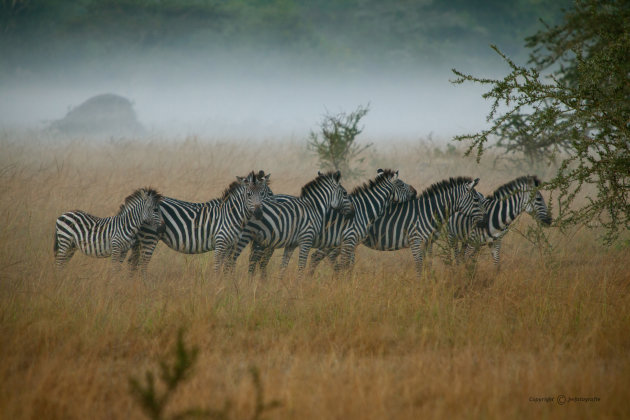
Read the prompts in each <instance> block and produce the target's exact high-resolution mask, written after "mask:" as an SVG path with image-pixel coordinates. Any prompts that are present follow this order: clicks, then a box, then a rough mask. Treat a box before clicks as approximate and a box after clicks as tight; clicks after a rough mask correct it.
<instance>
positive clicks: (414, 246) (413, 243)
mask: <svg viewBox="0 0 630 420" xmlns="http://www.w3.org/2000/svg"><path fill="white" fill-rule="evenodd" d="M409 243H410V248H411V255H413V259H414V261H415V265H416V274H417V275H418V278H422V258H423V256H424V251H423V249H422V247H423V245H424V244H423V243H422V239H420V238H414V239H411V240H410V241H409ZM427 245H428V244H427Z"/></svg>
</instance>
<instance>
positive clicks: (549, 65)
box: [453, 0, 630, 243]
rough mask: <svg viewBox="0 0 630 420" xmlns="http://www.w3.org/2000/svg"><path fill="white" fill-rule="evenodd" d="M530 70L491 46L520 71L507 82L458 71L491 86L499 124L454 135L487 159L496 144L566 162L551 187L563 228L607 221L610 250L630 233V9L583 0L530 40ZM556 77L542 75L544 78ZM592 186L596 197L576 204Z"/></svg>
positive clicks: (609, 0)
mask: <svg viewBox="0 0 630 420" xmlns="http://www.w3.org/2000/svg"><path fill="white" fill-rule="evenodd" d="M526 46H527V47H528V48H529V49H531V53H530V61H529V63H528V66H519V65H517V64H515V63H514V62H513V61H512V60H511V59H509V58H508V57H507V56H506V55H505V54H503V53H502V52H501V51H500V50H499V49H498V48H497V47H496V46H492V48H493V49H494V50H495V51H496V52H497V53H498V54H499V55H500V56H501V57H502V58H503V59H504V60H505V62H506V63H507V64H508V65H509V67H510V69H511V72H510V73H509V74H508V75H507V76H505V78H503V79H500V80H494V79H484V78H479V77H475V76H471V75H469V74H464V73H462V72H460V71H457V70H455V69H453V72H454V73H455V74H456V75H457V76H458V77H457V79H456V80H454V81H453V82H454V83H464V82H475V83H480V84H482V85H484V86H488V87H489V89H490V90H489V91H488V92H486V93H485V94H484V95H483V97H484V98H486V99H491V100H492V101H493V102H492V106H491V109H490V112H489V115H488V117H487V119H488V121H489V122H491V127H490V128H488V129H486V130H483V131H481V132H479V133H475V134H466V135H461V136H457V137H455V140H458V141H469V142H471V143H470V147H469V149H468V152H467V153H468V154H469V153H470V152H471V151H473V150H475V149H476V151H477V159H478V160H479V159H480V157H481V155H482V154H483V152H484V148H485V147H486V146H487V144H488V142H489V141H490V140H491V139H495V138H497V137H498V143H497V145H498V146H501V147H504V148H506V149H507V150H508V151H513V152H522V153H524V154H525V155H527V156H528V157H529V158H530V159H532V160H537V159H544V160H545V161H550V160H554V159H559V160H560V162H559V167H558V169H557V172H556V174H555V176H554V178H553V179H551V180H549V181H548V182H546V183H545V184H544V186H543V188H544V189H547V190H550V191H554V192H557V193H558V204H559V212H560V214H559V217H558V218H557V221H556V224H557V225H558V226H560V227H565V226H570V225H575V224H578V223H583V224H587V225H594V224H597V223H596V222H599V224H601V225H602V226H604V227H605V229H606V234H605V239H606V241H607V242H608V243H610V242H611V241H612V240H614V239H615V238H617V237H618V235H619V232H620V231H622V230H623V229H624V228H625V230H627V229H628V228H630V203H629V200H630V197H629V196H630V3H628V2H627V1H621V0H577V1H576V3H575V6H574V8H573V9H572V10H570V11H567V12H566V13H565V15H564V18H563V21H562V23H561V24H559V25H556V26H546V28H545V29H544V30H541V31H539V32H537V33H536V34H535V35H533V36H531V37H529V38H527V39H526ZM543 70H548V72H549V74H547V75H542V74H541V71H543ZM586 185H594V186H595V187H596V194H595V195H594V196H591V195H589V196H588V197H587V199H586V200H587V201H586V204H584V205H582V206H581V207H580V206H578V205H577V204H576V202H575V199H576V198H577V197H578V195H579V194H580V193H581V192H583V191H584V187H585V186H586Z"/></svg>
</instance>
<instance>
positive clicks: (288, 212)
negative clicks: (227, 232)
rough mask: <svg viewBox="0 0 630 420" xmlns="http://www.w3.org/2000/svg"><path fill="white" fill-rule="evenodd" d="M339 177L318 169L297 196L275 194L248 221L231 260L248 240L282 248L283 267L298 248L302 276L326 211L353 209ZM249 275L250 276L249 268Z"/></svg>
mask: <svg viewBox="0 0 630 420" xmlns="http://www.w3.org/2000/svg"><path fill="white" fill-rule="evenodd" d="M340 179H341V173H340V172H339V171H336V172H327V173H324V174H322V173H321V172H318V173H317V178H315V179H314V180H312V181H311V182H309V183H308V184H306V185H304V186H303V187H302V191H301V195H300V197H297V198H294V199H287V200H286V201H282V200H280V201H278V200H277V196H276V197H275V198H276V202H275V203H268V204H267V205H266V206H265V207H264V208H263V215H262V217H261V218H260V219H258V220H250V221H249V222H248V223H247V225H246V226H245V227H244V229H243V231H242V233H241V238H240V240H239V241H238V245H237V247H236V250H235V251H234V254H233V255H232V262H233V263H234V262H235V261H236V259H237V258H238V257H239V255H240V254H241V252H243V249H245V247H246V246H247V244H248V243H250V242H253V241H255V242H256V243H257V245H258V246H259V247H262V248H268V249H271V250H273V249H275V248H284V255H283V267H286V265H287V264H288V261H289V259H290V258H291V254H292V253H293V251H294V250H295V248H298V247H299V260H298V270H299V273H300V274H299V276H300V277H302V275H303V272H304V268H305V267H306V260H307V258H308V253H309V251H310V250H311V248H312V246H313V244H314V243H315V241H316V238H317V235H318V234H319V233H320V232H321V231H322V229H323V223H324V217H325V215H326V212H327V211H328V210H329V209H331V208H332V209H339V210H340V211H341V212H342V213H343V214H345V215H351V214H353V212H354V209H353V207H352V203H351V202H350V200H349V198H348V193H347V192H346V190H345V188H344V187H343V186H341V184H340V183H339V180H340ZM254 266H255V264H254ZM251 267H252V266H251V264H250V269H251ZM263 273H264V271H263ZM250 275H253V271H251V270H250Z"/></svg>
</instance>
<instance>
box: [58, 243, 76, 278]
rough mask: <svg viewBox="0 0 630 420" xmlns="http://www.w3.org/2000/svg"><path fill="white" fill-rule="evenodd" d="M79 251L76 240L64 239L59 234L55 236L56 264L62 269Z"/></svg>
mask: <svg viewBox="0 0 630 420" xmlns="http://www.w3.org/2000/svg"><path fill="white" fill-rule="evenodd" d="M76 251H77V246H76V244H75V242H74V240H71V241H63V240H61V239H60V237H59V235H56V237H55V266H56V267H57V269H59V270H62V269H63V268H64V267H65V266H66V264H67V263H68V261H70V259H71V258H72V256H73V255H74V253H75V252H76Z"/></svg>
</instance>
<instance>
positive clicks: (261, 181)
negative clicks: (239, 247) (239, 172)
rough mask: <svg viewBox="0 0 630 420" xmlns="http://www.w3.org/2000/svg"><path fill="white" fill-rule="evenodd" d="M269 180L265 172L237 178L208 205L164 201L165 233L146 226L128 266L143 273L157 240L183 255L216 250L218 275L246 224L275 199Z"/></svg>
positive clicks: (208, 202) (167, 199)
mask: <svg viewBox="0 0 630 420" xmlns="http://www.w3.org/2000/svg"><path fill="white" fill-rule="evenodd" d="M269 176H270V175H265V173H264V172H263V171H259V172H258V173H254V172H253V171H252V172H251V173H250V174H249V175H247V176H245V177H238V176H237V177H236V181H234V182H232V184H230V185H229V186H228V188H227V189H226V190H225V191H224V192H223V195H222V197H221V198H218V199H214V200H210V201H207V202H205V203H191V202H187V201H182V200H177V199H175V198H169V197H164V198H163V199H162V202H161V203H160V213H161V214H162V217H163V218H164V231H163V232H162V233H158V232H156V231H155V230H154V229H152V228H151V227H150V226H147V225H143V226H142V229H141V230H140V232H139V235H138V236H139V242H138V246H137V247H134V250H133V253H132V255H131V257H130V258H129V263H130V264H131V266H132V267H134V268H137V266H138V265H140V266H141V268H142V270H143V272H144V271H145V270H146V267H147V265H148V263H149V261H150V259H151V256H152V255H153V252H154V250H155V247H156V245H157V242H158V240H161V241H162V242H164V243H165V244H166V245H167V246H168V247H169V248H171V249H172V250H174V251H177V252H181V253H184V254H201V253H205V252H209V251H212V250H214V251H215V259H214V269H215V272H218V271H219V270H220V268H221V265H222V264H223V263H224V261H225V258H226V257H227V256H228V255H229V254H230V252H231V251H232V250H233V248H234V246H235V245H236V243H237V241H238V237H239V234H240V232H241V229H242V227H243V226H244V224H245V223H247V221H248V220H249V219H251V218H255V217H260V215H261V214H262V209H263V207H264V203H263V202H265V200H266V199H269V198H272V197H273V192H272V191H271V189H270V188H269Z"/></svg>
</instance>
